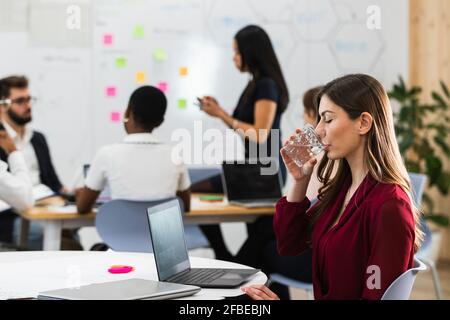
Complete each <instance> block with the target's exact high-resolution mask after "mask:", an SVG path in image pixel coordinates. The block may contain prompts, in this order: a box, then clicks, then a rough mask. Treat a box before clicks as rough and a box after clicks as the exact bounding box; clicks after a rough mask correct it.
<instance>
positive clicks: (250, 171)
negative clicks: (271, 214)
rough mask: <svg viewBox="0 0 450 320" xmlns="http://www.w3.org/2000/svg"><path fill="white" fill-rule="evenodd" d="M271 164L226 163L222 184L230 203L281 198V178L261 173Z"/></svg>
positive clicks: (278, 175)
mask: <svg viewBox="0 0 450 320" xmlns="http://www.w3.org/2000/svg"><path fill="white" fill-rule="evenodd" d="M263 167H270V164H267V165H264V164H261V163H256V164H252V163H245V164H239V163H224V164H223V165H222V170H223V176H222V183H223V184H224V186H225V190H226V193H227V197H228V200H229V201H238V200H261V199H279V198H281V176H280V172H279V170H278V171H277V173H275V174H271V175H267V174H263V173H261V168H263Z"/></svg>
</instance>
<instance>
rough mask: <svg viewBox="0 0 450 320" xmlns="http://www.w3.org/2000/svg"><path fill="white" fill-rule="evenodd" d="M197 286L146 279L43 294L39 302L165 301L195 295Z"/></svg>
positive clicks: (99, 284)
mask: <svg viewBox="0 0 450 320" xmlns="http://www.w3.org/2000/svg"><path fill="white" fill-rule="evenodd" d="M200 290H201V289H200V288H199V287H197V286H190V285H182V284H176V283H167V282H160V281H152V280H144V279H128V280H119V281H112V282H104V283H95V284H90V285H86V286H80V287H79V288H66V289H59V290H50V291H45V292H41V293H39V295H38V299H39V300H163V299H172V298H179V297H185V296H190V295H193V294H195V293H197V292H199V291H200Z"/></svg>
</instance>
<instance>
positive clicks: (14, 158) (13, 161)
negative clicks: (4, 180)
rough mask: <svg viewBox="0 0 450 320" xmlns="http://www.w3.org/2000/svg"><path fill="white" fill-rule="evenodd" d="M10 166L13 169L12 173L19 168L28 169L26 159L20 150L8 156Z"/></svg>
mask: <svg viewBox="0 0 450 320" xmlns="http://www.w3.org/2000/svg"><path fill="white" fill-rule="evenodd" d="M8 164H9V167H10V168H11V171H14V170H15V169H16V168H18V167H23V168H26V167H27V166H26V163H25V159H24V157H23V155H22V153H21V152H20V151H18V150H16V151H13V152H11V153H10V154H9V156H8Z"/></svg>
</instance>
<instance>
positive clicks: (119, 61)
mask: <svg viewBox="0 0 450 320" xmlns="http://www.w3.org/2000/svg"><path fill="white" fill-rule="evenodd" d="M126 65H127V60H126V59H125V58H124V57H119V58H117V59H116V67H117V68H125V66H126Z"/></svg>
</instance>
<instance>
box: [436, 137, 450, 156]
mask: <svg viewBox="0 0 450 320" xmlns="http://www.w3.org/2000/svg"><path fill="white" fill-rule="evenodd" d="M434 142H436V144H437V145H438V146H439V147H441V149H442V151H444V153H445V155H446V156H447V157H448V158H450V147H449V146H448V145H447V143H446V142H445V140H444V139H442V137H441V136H435V137H434Z"/></svg>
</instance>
